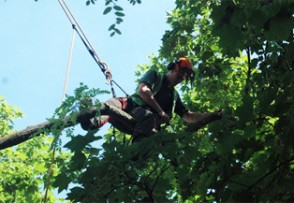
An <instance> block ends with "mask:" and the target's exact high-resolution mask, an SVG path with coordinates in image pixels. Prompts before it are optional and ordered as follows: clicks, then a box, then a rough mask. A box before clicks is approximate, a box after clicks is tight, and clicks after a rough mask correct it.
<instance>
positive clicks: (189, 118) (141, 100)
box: [81, 57, 222, 142]
mask: <svg viewBox="0 0 294 203" xmlns="http://www.w3.org/2000/svg"><path fill="white" fill-rule="evenodd" d="M167 69H168V72H167V73H166V74H162V73H159V72H157V71H156V70H152V69H151V70H149V71H148V72H147V73H146V74H145V75H144V76H143V77H142V78H141V80H140V82H139V86H138V89H137V91H136V93H134V94H133V95H132V96H130V97H128V98H112V99H110V100H108V101H107V102H106V103H105V104H106V106H111V108H112V109H119V110H123V111H125V112H127V113H128V114H130V115H131V116H132V117H133V118H134V119H135V124H134V125H133V126H130V125H128V124H127V122H125V120H124V119H121V118H119V117H114V116H111V115H110V114H109V113H108V111H107V110H102V111H101V116H99V117H96V118H93V119H90V120H87V121H84V122H81V125H82V128H83V129H84V130H89V129H96V128H100V127H101V126H102V125H104V124H105V123H106V122H110V123H112V124H113V125H114V126H115V127H116V128H117V129H119V130H120V131H123V132H127V133H129V134H132V138H133V142H138V141H140V140H141V139H142V138H145V137H148V136H150V135H151V134H152V132H156V131H157V130H160V125H161V124H166V125H169V123H170V119H171V118H172V114H173V113H176V114H177V115H179V116H180V117H182V118H183V120H184V121H185V122H187V123H189V124H192V123H196V122H200V121H205V122H206V123H208V122H210V121H212V120H217V119H220V118H221V115H222V111H221V110H217V111H215V112H210V113H203V114H199V113H196V112H191V111H189V110H187V109H186V107H185V106H184V105H183V103H182V101H181V98H180V96H179V94H178V92H177V91H176V90H175V86H176V85H178V84H179V83H181V82H183V81H184V80H190V81H191V82H192V81H193V79H194V71H193V65H192V63H191V62H190V60H189V59H188V58H186V57H181V58H179V59H177V60H176V61H174V62H172V63H170V64H169V65H168V67H167Z"/></svg>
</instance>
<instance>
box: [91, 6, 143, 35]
mask: <svg viewBox="0 0 294 203" xmlns="http://www.w3.org/2000/svg"><path fill="white" fill-rule="evenodd" d="M96 1H97V0H87V1H86V5H87V6H89V5H90V4H95V2H96ZM128 1H129V3H130V4H132V5H135V4H140V3H141V0H128ZM111 12H113V13H114V15H115V23H113V24H112V25H110V26H109V28H108V31H109V32H110V36H111V37H113V36H114V35H115V34H119V35H120V34H121V31H120V29H118V28H117V27H118V26H119V25H120V24H121V23H122V22H123V17H124V16H125V13H124V9H123V8H122V7H121V6H119V5H118V4H117V0H105V9H104V11H103V15H107V14H109V13H111Z"/></svg>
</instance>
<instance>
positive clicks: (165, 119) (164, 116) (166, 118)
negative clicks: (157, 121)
mask: <svg viewBox="0 0 294 203" xmlns="http://www.w3.org/2000/svg"><path fill="white" fill-rule="evenodd" d="M159 116H160V118H161V121H162V123H166V124H169V122H170V120H169V116H168V115H167V114H166V113H165V112H164V111H161V112H160V113H159Z"/></svg>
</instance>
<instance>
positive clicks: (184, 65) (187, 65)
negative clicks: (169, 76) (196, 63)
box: [176, 57, 193, 71]
mask: <svg viewBox="0 0 294 203" xmlns="http://www.w3.org/2000/svg"><path fill="white" fill-rule="evenodd" d="M176 63H178V64H180V68H187V69H190V70H192V71H193V65H192V63H191V61H190V60H189V59H188V58H186V57H181V58H179V59H178V60H177V61H176Z"/></svg>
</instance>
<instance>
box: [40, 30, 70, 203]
mask: <svg viewBox="0 0 294 203" xmlns="http://www.w3.org/2000/svg"><path fill="white" fill-rule="evenodd" d="M74 42H75V29H73V32H72V37H71V46H70V51H69V56H68V61H67V68H66V74H65V80H64V87H63V93H62V99H61V101H62V102H64V100H65V95H66V91H67V85H68V78H69V72H70V65H71V58H72V52H73V48H74ZM55 152H56V147H53V149H52V155H51V163H50V167H49V170H48V178H47V184H46V185H45V186H46V189H45V195H44V203H46V202H47V198H48V191H49V187H50V179H51V175H52V170H53V164H54V161H55Z"/></svg>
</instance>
